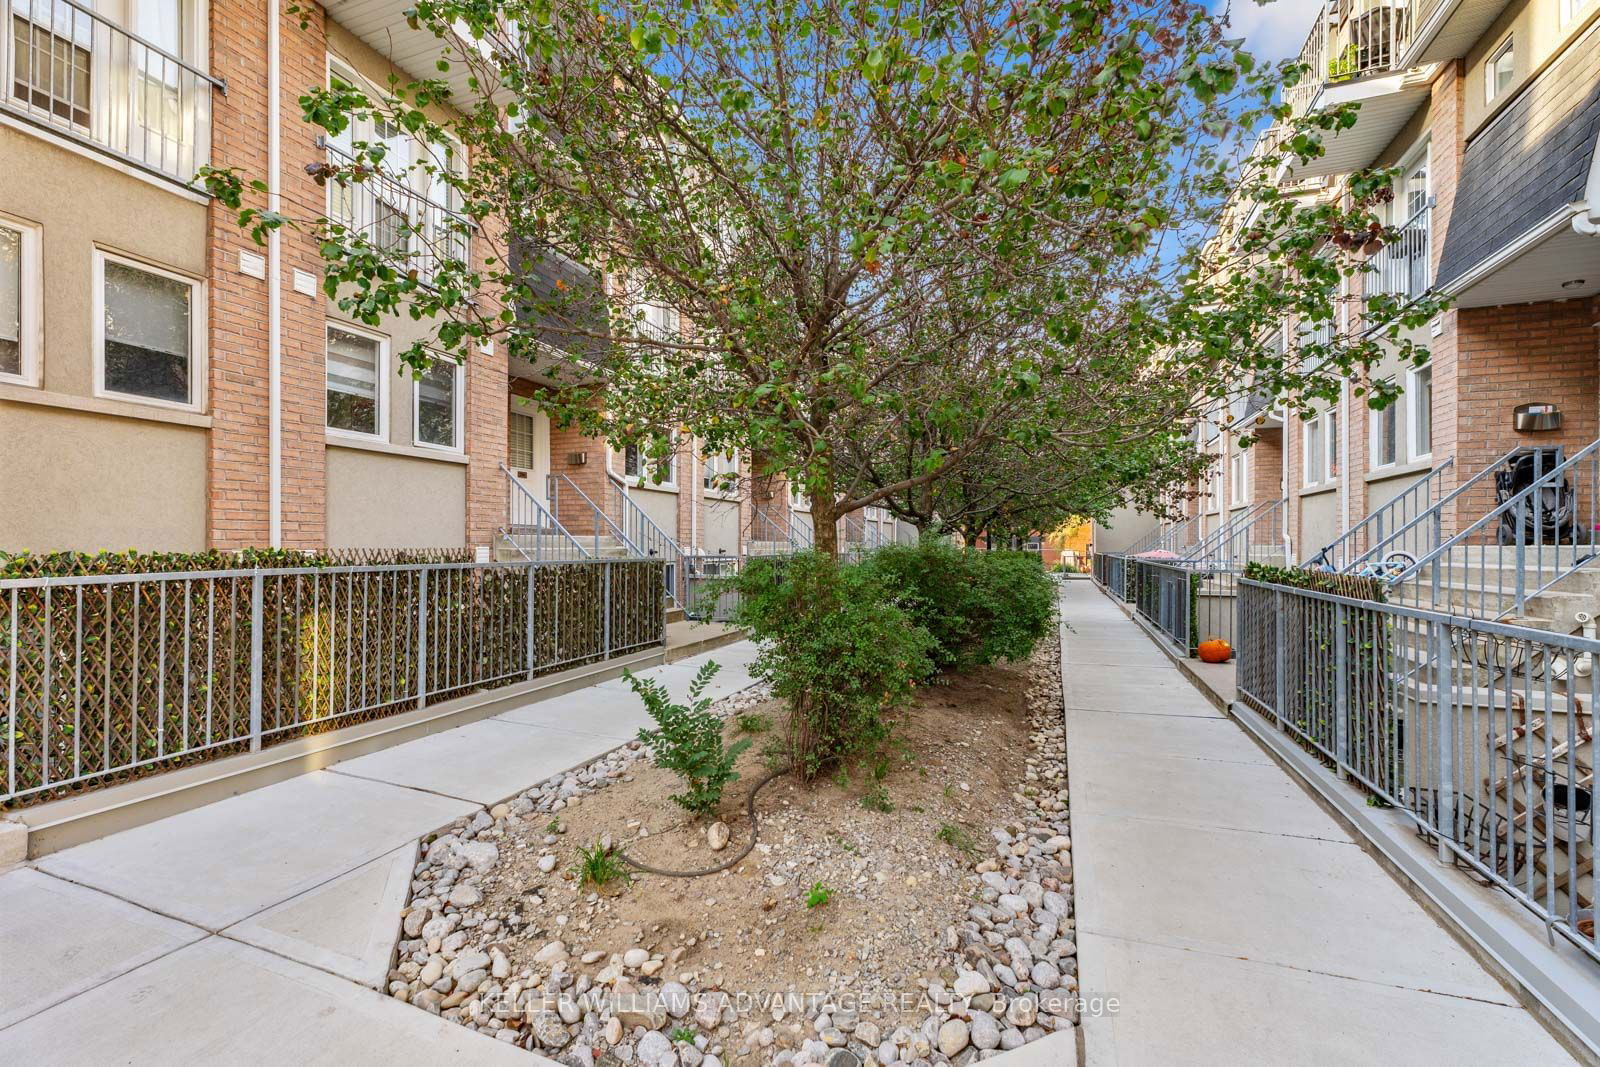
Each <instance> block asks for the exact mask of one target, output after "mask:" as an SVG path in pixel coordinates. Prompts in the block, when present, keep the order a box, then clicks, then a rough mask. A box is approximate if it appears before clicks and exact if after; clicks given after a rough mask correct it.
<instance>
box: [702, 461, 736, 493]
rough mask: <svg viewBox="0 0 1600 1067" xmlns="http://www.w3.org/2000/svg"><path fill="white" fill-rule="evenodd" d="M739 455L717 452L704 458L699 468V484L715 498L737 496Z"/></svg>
mask: <svg viewBox="0 0 1600 1067" xmlns="http://www.w3.org/2000/svg"><path fill="white" fill-rule="evenodd" d="M738 479H739V453H738V452H717V453H713V454H712V455H709V456H706V457H705V460H704V462H703V463H702V465H701V468H700V484H701V485H702V486H703V487H704V488H705V490H706V491H707V492H708V493H711V494H713V495H715V496H722V497H731V496H737V495H738V491H739V480H738Z"/></svg>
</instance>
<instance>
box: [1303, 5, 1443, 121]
mask: <svg viewBox="0 0 1600 1067" xmlns="http://www.w3.org/2000/svg"><path fill="white" fill-rule="evenodd" d="M1411 26H1412V19H1411V11H1410V7H1409V6H1408V4H1407V2H1406V0H1344V2H1341V0H1330V2H1329V3H1328V4H1327V5H1326V6H1325V7H1324V8H1323V10H1322V12H1321V13H1320V14H1319V15H1318V16H1317V21H1316V24H1315V25H1313V26H1312V28H1311V33H1310V34H1309V35H1308V36H1307V37H1306V43H1305V44H1304V45H1302V46H1301V48H1300V57H1299V61H1300V62H1301V63H1302V64H1304V65H1305V66H1306V68H1307V70H1306V73H1305V74H1304V75H1302V76H1301V79H1300V82H1299V84H1297V85H1292V86H1289V87H1288V88H1286V89H1284V91H1283V99H1284V102H1285V103H1287V104H1288V105H1289V106H1290V107H1291V108H1292V109H1293V111H1294V113H1295V114H1296V115H1303V114H1305V113H1306V112H1307V111H1309V110H1310V109H1311V108H1312V107H1313V106H1314V105H1315V104H1316V100H1317V97H1318V96H1319V95H1321V93H1322V90H1323V89H1324V88H1326V87H1327V86H1330V85H1339V84H1342V83H1344V82H1351V81H1357V80H1359V79H1361V78H1367V77H1371V76H1373V75H1376V74H1387V73H1389V72H1390V71H1391V70H1393V69H1395V63H1396V61H1397V60H1399V58H1400V55H1401V53H1402V52H1404V51H1405V46H1406V43H1407V41H1409V40H1410V36H1411Z"/></svg>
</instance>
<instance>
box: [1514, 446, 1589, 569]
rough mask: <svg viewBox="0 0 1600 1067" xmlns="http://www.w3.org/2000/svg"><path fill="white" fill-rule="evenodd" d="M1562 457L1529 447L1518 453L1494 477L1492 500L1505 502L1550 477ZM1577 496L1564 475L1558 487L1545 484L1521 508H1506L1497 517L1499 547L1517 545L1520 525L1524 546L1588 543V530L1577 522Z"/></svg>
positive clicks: (1559, 453)
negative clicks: (1542, 479)
mask: <svg viewBox="0 0 1600 1067" xmlns="http://www.w3.org/2000/svg"><path fill="white" fill-rule="evenodd" d="M1564 458H1565V456H1564V454H1563V452H1562V450H1561V449H1560V448H1559V447H1557V448H1529V449H1526V450H1524V451H1522V452H1519V453H1517V454H1516V455H1515V456H1513V457H1511V459H1510V460H1508V461H1507V462H1506V465H1505V467H1504V468H1502V469H1501V470H1498V471H1495V474H1494V501H1495V503H1496V504H1497V505H1498V504H1504V503H1505V502H1506V501H1507V500H1510V499H1511V498H1512V497H1514V496H1516V495H1517V494H1518V493H1521V492H1522V491H1523V490H1525V489H1527V488H1528V487H1529V486H1531V485H1532V484H1533V483H1534V482H1535V481H1536V480H1537V479H1539V478H1543V477H1546V476H1548V475H1549V473H1550V472H1551V471H1553V470H1555V469H1556V468H1557V467H1559V466H1560V465H1561V462H1562V460H1563V459H1564ZM1576 513H1577V494H1576V493H1574V492H1573V490H1572V482H1571V481H1569V480H1568V479H1567V477H1566V475H1562V476H1561V484H1560V485H1548V484H1547V485H1545V486H1544V487H1543V488H1541V489H1540V490H1539V491H1538V492H1537V493H1534V494H1531V495H1530V496H1529V497H1528V498H1527V499H1526V501H1525V504H1524V506H1523V507H1518V508H1508V509H1506V510H1505V511H1504V512H1502V513H1501V514H1500V529H1499V531H1498V539H1499V542H1500V543H1501V544H1502V545H1514V544H1516V543H1517V526H1518V524H1521V526H1522V528H1523V530H1522V543H1523V544H1544V545H1553V544H1560V543H1562V542H1563V541H1565V542H1568V543H1570V544H1574V545H1578V544H1588V543H1590V541H1592V540H1593V535H1592V533H1591V532H1590V531H1588V530H1584V529H1582V528H1581V527H1580V526H1579V524H1578V521H1577V514H1576Z"/></svg>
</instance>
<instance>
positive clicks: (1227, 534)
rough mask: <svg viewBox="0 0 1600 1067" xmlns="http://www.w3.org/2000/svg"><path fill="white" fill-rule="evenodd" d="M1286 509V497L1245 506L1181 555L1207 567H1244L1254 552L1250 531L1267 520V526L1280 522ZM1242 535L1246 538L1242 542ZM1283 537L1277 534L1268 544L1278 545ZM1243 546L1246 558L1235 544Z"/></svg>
mask: <svg viewBox="0 0 1600 1067" xmlns="http://www.w3.org/2000/svg"><path fill="white" fill-rule="evenodd" d="M1282 509H1283V498H1281V497H1280V498H1278V499H1276V500H1263V501H1261V502H1260V503H1258V504H1254V505H1252V506H1250V507H1248V508H1246V509H1245V511H1244V513H1243V514H1240V515H1235V516H1233V517H1232V518H1230V519H1229V520H1228V521H1227V522H1225V523H1223V524H1222V525H1221V526H1219V527H1217V529H1215V530H1213V531H1212V532H1211V533H1210V534H1208V535H1207V536H1206V537H1205V538H1204V539H1203V540H1202V541H1201V542H1200V544H1198V545H1196V546H1195V547H1194V548H1192V549H1190V550H1189V551H1188V552H1185V553H1184V554H1183V555H1182V556H1181V557H1180V558H1181V559H1182V560H1183V561H1184V562H1186V563H1188V564H1190V565H1191V566H1193V565H1201V566H1208V567H1217V566H1220V567H1224V568H1228V569H1236V570H1242V569H1243V567H1244V564H1245V563H1246V562H1248V561H1249V558H1250V555H1251V552H1250V548H1251V541H1250V535H1251V533H1252V531H1254V530H1255V528H1256V527H1257V526H1259V525H1262V524H1263V523H1265V524H1266V525H1267V526H1268V527H1274V526H1276V525H1277V519H1278V517H1279V513H1280V512H1281V511H1282ZM1240 538H1244V540H1243V541H1242V542H1241V541H1240ZM1280 540H1281V538H1280V537H1279V536H1277V535H1274V536H1273V537H1272V539H1271V541H1270V542H1268V543H1269V544H1272V545H1277V544H1278V543H1279V541H1280ZM1240 544H1242V545H1243V546H1244V552H1243V556H1244V559H1242V560H1241V559H1239V556H1240V553H1239V552H1238V551H1236V547H1237V546H1238V545H1240Z"/></svg>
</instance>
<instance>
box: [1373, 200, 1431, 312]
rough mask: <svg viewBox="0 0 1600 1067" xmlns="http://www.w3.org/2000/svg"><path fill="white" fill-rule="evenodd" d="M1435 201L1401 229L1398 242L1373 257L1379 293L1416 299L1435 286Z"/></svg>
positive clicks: (1392, 243) (1393, 241)
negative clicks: (1433, 284)
mask: <svg viewBox="0 0 1600 1067" xmlns="http://www.w3.org/2000/svg"><path fill="white" fill-rule="evenodd" d="M1432 261H1433V201H1432V199H1430V200H1429V201H1428V202H1427V204H1426V205H1424V206H1423V208H1422V209H1421V210H1420V211H1418V212H1417V213H1416V214H1415V215H1413V216H1411V218H1409V219H1407V220H1406V222H1405V223H1404V224H1403V225H1402V226H1400V227H1399V229H1398V231H1397V232H1396V235H1395V239H1394V240H1392V241H1390V242H1389V243H1387V244H1385V245H1384V246H1383V248H1382V249H1381V250H1379V251H1378V252H1377V253H1376V254H1374V255H1373V257H1372V259H1371V260H1370V264H1371V266H1372V268H1373V271H1374V274H1373V275H1372V277H1374V278H1375V279H1376V283H1377V286H1378V291H1379V292H1382V293H1385V294H1387V295H1389V296H1395V297H1400V298H1402V299H1404V300H1415V299H1417V298H1418V297H1419V296H1421V295H1422V294H1423V293H1426V292H1427V291H1428V286H1429V285H1431V284H1432V283H1433V277H1432Z"/></svg>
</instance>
